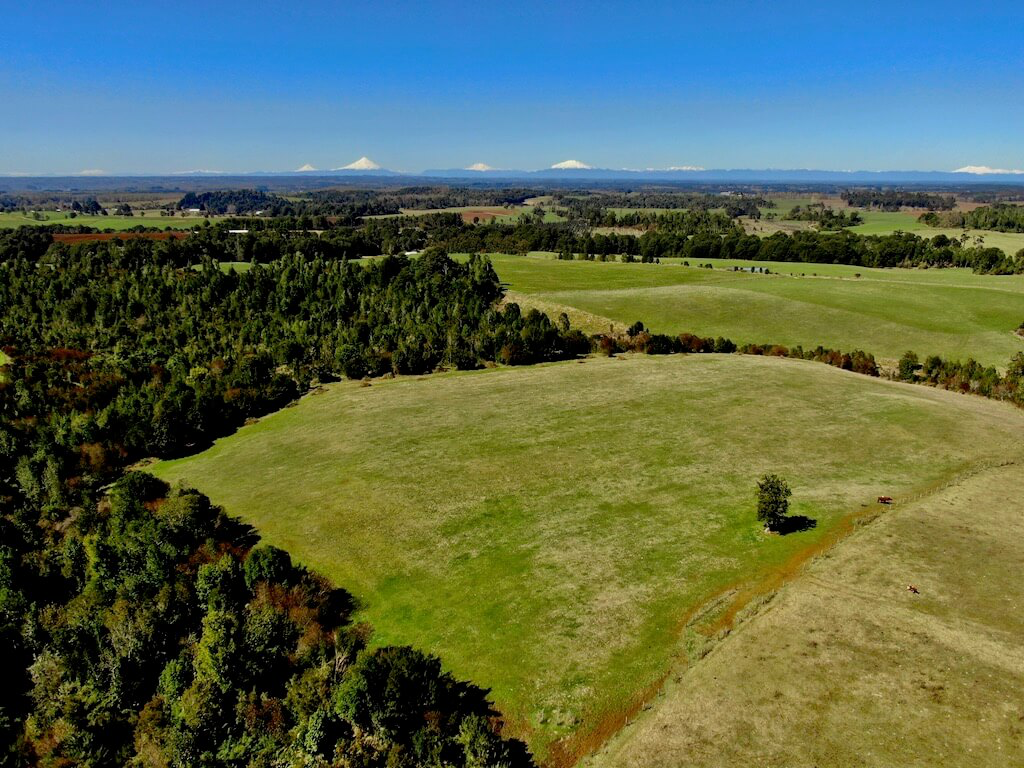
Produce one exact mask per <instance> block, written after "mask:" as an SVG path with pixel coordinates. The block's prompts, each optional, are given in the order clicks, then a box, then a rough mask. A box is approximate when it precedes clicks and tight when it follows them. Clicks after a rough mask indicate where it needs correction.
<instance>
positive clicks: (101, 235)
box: [53, 232, 189, 245]
mask: <svg viewBox="0 0 1024 768" xmlns="http://www.w3.org/2000/svg"><path fill="white" fill-rule="evenodd" d="M188 236H189V233H188V232H77V233H73V234H72V233H67V232H58V233H56V234H54V236H53V241H54V242H55V243H67V244H68V245H75V244H76V243H84V242H87V241H89V240H114V239H118V240H136V239H139V238H141V239H143V240H170V239H172V238H173V239H175V240H181V239H182V238H185V237H188Z"/></svg>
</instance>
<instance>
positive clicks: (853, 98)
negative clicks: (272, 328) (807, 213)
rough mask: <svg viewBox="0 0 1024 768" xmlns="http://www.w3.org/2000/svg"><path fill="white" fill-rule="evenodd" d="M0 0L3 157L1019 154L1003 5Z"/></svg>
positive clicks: (13, 163) (203, 159)
mask: <svg viewBox="0 0 1024 768" xmlns="http://www.w3.org/2000/svg"><path fill="white" fill-rule="evenodd" d="M3 5H4V7H3V9H2V12H0V172H6V173H11V172H33V173H68V172H78V171H81V170H84V169H102V170H104V171H106V172H109V173H118V172H121V173H123V172H175V171H185V170H192V169H211V170H221V171H246V170H290V169H294V168H297V167H298V166H300V165H302V164H304V163H311V164H313V165H314V166H316V167H317V168H330V167H336V166H339V165H342V164H344V163H347V162H350V161H351V160H354V159H355V158H357V157H359V156H361V155H369V156H370V157H371V158H373V159H374V160H376V161H377V162H379V163H381V164H382V165H384V166H386V167H389V168H395V169H401V170H421V169H424V168H448V167H461V166H465V165H469V164H470V163H474V162H484V163H488V164H490V165H492V166H496V167H504V168H528V169H532V168H539V167H545V166H548V165H550V164H551V163H554V162H558V161H561V160H565V159H567V158H575V159H579V160H582V161H585V162H587V163H590V164H591V165H595V166H602V167H615V168H619V167H637V168H645V167H666V166H671V165H699V166H704V167H708V168H765V167H774V168H821V169H869V170H874V169H887V170H892V169H922V170H924V169H928V170H932V169H940V170H949V169H954V168H958V167H960V166H964V165H987V166H992V167H1000V168H1024V2H1021V1H1020V0H1017V2H975V3H964V2H955V3H946V2H892V1H891V0H890V1H889V2H885V3H875V2H860V3H841V4H840V3H835V4H833V3H824V2H820V1H819V2H806V3H803V2H801V3H797V2H773V3H769V2H674V3H654V2H651V3H645V2H642V1H634V2H621V3H610V2H599V1H594V0H591V1H590V2H579V3H577V2H566V3H553V2H545V3H533V2H523V0H517V1H516V2H511V3H508V2H506V3H500V4H499V3H487V2H466V3H450V2H417V3H385V2H372V1H370V0H364V1H363V2H358V3H357V2H340V1H339V2H332V3H320V2H295V1H293V2H290V3H280V2H276V3H264V2H246V3H229V2H196V3H169V2H166V1H163V2H159V3H156V2H145V1H144V0H143V1H142V2H133V3H115V2H103V0H97V1H95V2H82V0H76V1H75V2H67V3H65V2H48V3H45V4H42V3H35V2H11V3H4V4H3ZM826 6H827V7H826Z"/></svg>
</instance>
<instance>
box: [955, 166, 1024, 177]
mask: <svg viewBox="0 0 1024 768" xmlns="http://www.w3.org/2000/svg"><path fill="white" fill-rule="evenodd" d="M953 173H973V174H975V175H976V176H993V175H1003V176H1020V175H1021V174H1024V171H1021V170H1018V169H1016V168H989V167H988V166H987V165H965V166H964V167H963V168H957V169H956V170H955V171H953Z"/></svg>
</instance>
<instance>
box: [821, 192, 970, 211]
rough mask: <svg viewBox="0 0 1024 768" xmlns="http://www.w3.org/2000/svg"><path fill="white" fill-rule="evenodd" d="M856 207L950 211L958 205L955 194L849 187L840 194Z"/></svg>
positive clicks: (884, 209)
mask: <svg viewBox="0 0 1024 768" xmlns="http://www.w3.org/2000/svg"><path fill="white" fill-rule="evenodd" d="M840 197H842V199H843V200H845V201H846V202H847V203H848V204H849V205H852V206H854V207H856V208H876V209H878V210H881V211H899V210H900V209H901V208H927V209H928V210H929V211H950V210H952V209H953V206H955V205H956V196H955V195H948V194H946V195H944V194H938V193H935V192H922V191H915V190H909V189H878V188H874V189H870V188H869V189H847V190H843V193H842V194H841V195H840Z"/></svg>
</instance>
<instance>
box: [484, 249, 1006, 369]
mask: <svg viewBox="0 0 1024 768" xmlns="http://www.w3.org/2000/svg"><path fill="white" fill-rule="evenodd" d="M492 258H493V259H494V264H495V268H496V269H497V271H498V276H499V277H500V278H501V280H502V281H503V282H504V283H505V284H507V286H508V287H509V289H510V290H512V291H514V292H515V293H516V294H517V295H518V296H525V297H529V296H536V297H537V298H538V299H539V300H543V301H544V302H546V304H547V306H548V307H549V308H550V307H552V306H556V305H563V306H566V307H571V308H574V309H577V310H580V311H583V312H586V313H589V314H590V315H591V316H596V317H598V318H607V320H608V321H614V322H619V323H624V324H630V323H633V322H635V321H636V320H641V321H642V322H643V323H644V324H645V325H646V326H647V327H648V328H650V329H652V330H654V331H657V332H661V333H672V334H675V333H680V332H684V331H686V332H690V333H697V334H700V335H704V336H720V335H721V336H727V337H729V338H731V339H732V340H733V341H736V342H737V343H775V344H785V345H789V346H793V345H797V344H800V345H803V346H804V347H815V346H817V345H819V344H821V345H824V346H829V347H834V348H840V349H844V350H852V349H854V348H860V349H864V350H866V351H869V352H871V353H873V354H875V355H876V356H878V357H879V358H880V359H881V360H888V361H892V360H895V359H897V358H898V357H900V355H902V354H903V353H904V352H905V351H907V350H908V349H910V350H914V351H915V352H917V353H918V354H919V355H922V356H925V355H929V354H937V355H941V356H943V357H947V358H952V359H960V360H965V359H967V358H968V357H974V358H975V359H976V360H978V361H980V362H983V363H985V364H988V365H997V366H1005V365H1006V363H1007V361H1009V359H1010V358H1011V357H1012V356H1013V355H1014V354H1016V353H1017V352H1020V351H1024V340H1022V339H1021V338H1020V337H1019V336H1017V335H1015V333H1014V331H1015V330H1016V329H1017V328H1018V327H1019V326H1020V324H1021V321H1024V275H1012V276H996V275H975V274H973V273H971V272H970V271H969V270H963V269H943V270H938V269H885V270H883V269H865V268H863V267H847V266H842V265H832V264H794V263H773V262H741V261H736V260H721V259H719V260H708V262H707V263H713V264H714V265H715V267H716V268H715V269H703V268H698V267H697V266H696V262H693V263H692V266H690V267H685V266H682V265H681V264H680V263H679V262H678V260H670V261H669V262H667V263H662V264H621V263H612V262H588V261H559V260H555V259H548V258H539V257H537V258H534V257H527V258H523V257H517V256H505V255H496V256H493V257H492ZM672 262H674V263H672ZM734 265H735V266H746V267H750V266H759V267H767V268H768V269H770V270H771V271H772V272H773V273H775V274H768V275H760V274H750V273H747V272H733V271H732V267H733V266H734ZM858 274H859V275H860V277H856V275H858Z"/></svg>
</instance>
